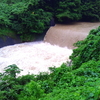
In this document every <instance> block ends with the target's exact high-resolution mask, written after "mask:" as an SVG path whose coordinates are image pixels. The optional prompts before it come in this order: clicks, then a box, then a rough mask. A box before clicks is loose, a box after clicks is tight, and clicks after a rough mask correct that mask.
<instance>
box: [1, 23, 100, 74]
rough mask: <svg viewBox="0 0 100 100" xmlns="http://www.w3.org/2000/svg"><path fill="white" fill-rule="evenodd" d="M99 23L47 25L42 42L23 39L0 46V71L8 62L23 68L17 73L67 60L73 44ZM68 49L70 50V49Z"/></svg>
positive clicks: (36, 71)
mask: <svg viewBox="0 0 100 100" xmlns="http://www.w3.org/2000/svg"><path fill="white" fill-rule="evenodd" d="M99 25H100V23H85V22H84V23H83V22H80V23H74V24H70V25H55V26H54V27H50V29H49V30H48V32H47V34H46V35H45V38H44V41H37V42H26V43H20V44H15V45H9V46H5V47H2V48H0V72H3V69H4V68H5V67H7V66H8V65H12V64H16V65H17V66H18V67H19V68H20V69H23V71H22V72H21V74H20V75H26V74H28V73H33V74H38V73H39V72H44V71H46V72H47V71H48V67H53V66H56V67H59V66H60V65H61V64H62V63H66V62H67V61H68V60H69V56H70V55H71V54H72V49H73V48H74V47H73V43H75V42H77V41H79V40H82V39H84V38H85V37H86V36H87V35H88V33H89V31H90V30H91V29H94V28H97V27H98V26H99ZM69 48H70V49H69Z"/></svg>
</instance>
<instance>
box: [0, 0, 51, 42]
mask: <svg viewBox="0 0 100 100" xmlns="http://www.w3.org/2000/svg"><path fill="white" fill-rule="evenodd" d="M6 1H7V0H6ZM6 1H5V3H4V2H3V3H1V4H0V14H1V15H0V26H2V27H8V28H10V29H11V30H13V31H15V32H16V33H17V34H19V35H20V37H21V39H22V41H32V40H34V38H35V34H40V33H43V32H44V30H45V29H47V28H48V25H49V21H50V18H51V13H49V12H45V11H44V10H43V9H41V8H38V6H39V0H29V1H28V0H26V1H24V0H23V1H17V2H15V3H10V4H9V3H7V2H6ZM11 2H13V1H11ZM22 5H23V6H22ZM40 15H41V16H40ZM32 37H33V38H32Z"/></svg>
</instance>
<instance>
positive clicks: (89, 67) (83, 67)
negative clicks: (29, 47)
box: [0, 27, 100, 100]
mask: <svg viewBox="0 0 100 100" xmlns="http://www.w3.org/2000/svg"><path fill="white" fill-rule="evenodd" d="M99 36H100V27H98V28H97V29H93V30H91V31H90V33H89V35H88V36H87V38H86V39H85V40H83V41H79V42H77V43H75V46H76V47H77V48H76V49H74V50H73V54H72V55H71V56H70V59H71V60H72V65H71V66H69V67H68V66H67V64H62V65H61V66H60V67H58V68H55V67H50V68H49V70H50V73H46V72H41V73H40V74H38V75H34V74H32V75H30V74H28V75H24V76H19V77H18V76H17V74H19V73H20V71H21V70H20V69H19V68H18V67H17V66H16V65H10V66H8V67H6V68H5V69H4V72H3V73H0V100H100V51H99V50H100V37H99Z"/></svg>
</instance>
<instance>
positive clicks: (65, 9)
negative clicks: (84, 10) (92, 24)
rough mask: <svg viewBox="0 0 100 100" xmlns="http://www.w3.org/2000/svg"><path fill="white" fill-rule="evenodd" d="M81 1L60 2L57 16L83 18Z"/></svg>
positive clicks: (61, 18)
mask: <svg viewBox="0 0 100 100" xmlns="http://www.w3.org/2000/svg"><path fill="white" fill-rule="evenodd" d="M80 5H81V2H80V0H74V1H71V0H64V1H60V2H59V8H58V9H57V14H56V17H57V18H58V19H59V20H62V21H64V20H63V18H65V20H70V19H71V20H79V19H81V17H82V15H81V10H80Z"/></svg>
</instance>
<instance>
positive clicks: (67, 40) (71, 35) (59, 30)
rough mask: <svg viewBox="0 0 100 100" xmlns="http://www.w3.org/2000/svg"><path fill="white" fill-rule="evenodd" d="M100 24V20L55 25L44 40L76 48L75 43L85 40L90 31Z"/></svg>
mask: <svg viewBox="0 0 100 100" xmlns="http://www.w3.org/2000/svg"><path fill="white" fill-rule="evenodd" d="M99 25H100V22H98V23H97V22H96V23H89V22H76V23H72V24H68V25H61V24H57V25H55V26H54V27H50V29H49V30H48V32H47V34H46V35H45V37H44V42H48V43H50V44H52V45H54V44H55V45H59V46H61V47H68V48H69V49H74V48H75V47H74V46H73V44H74V43H76V42H77V41H80V40H84V39H85V38H86V36H87V35H88V33H89V31H90V30H91V29H95V28H97V27H98V26H99Z"/></svg>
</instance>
